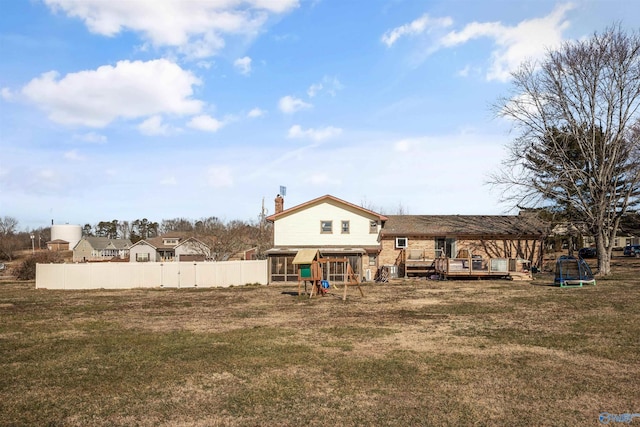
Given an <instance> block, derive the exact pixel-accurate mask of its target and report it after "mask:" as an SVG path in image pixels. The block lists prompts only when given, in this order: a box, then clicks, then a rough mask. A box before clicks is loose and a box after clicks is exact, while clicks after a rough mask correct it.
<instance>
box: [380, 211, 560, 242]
mask: <svg viewBox="0 0 640 427" xmlns="http://www.w3.org/2000/svg"><path fill="white" fill-rule="evenodd" d="M547 234H548V232H547V227H546V224H545V223H544V222H542V221H540V219H538V218H537V217H535V216H533V215H388V220H387V221H386V222H385V223H384V225H383V227H382V230H381V232H380V235H381V237H383V238H384V237H394V236H425V237H426V236H434V237H454V236H461V237H462V236H468V237H481V236H484V237H497V236H501V237H502V236H505V237H506V236H535V237H541V236H546V235H547Z"/></svg>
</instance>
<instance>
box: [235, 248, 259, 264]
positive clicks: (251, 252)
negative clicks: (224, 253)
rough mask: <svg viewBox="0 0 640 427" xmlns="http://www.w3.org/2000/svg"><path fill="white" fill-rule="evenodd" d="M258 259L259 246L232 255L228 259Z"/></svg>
mask: <svg viewBox="0 0 640 427" xmlns="http://www.w3.org/2000/svg"><path fill="white" fill-rule="evenodd" d="M255 259H258V248H257V247H254V248H250V249H245V250H242V251H239V252H236V253H235V254H233V255H231V256H230V257H229V259H228V261H250V260H255Z"/></svg>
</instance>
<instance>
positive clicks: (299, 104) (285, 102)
mask: <svg viewBox="0 0 640 427" xmlns="http://www.w3.org/2000/svg"><path fill="white" fill-rule="evenodd" d="M278 107H279V108H280V111H282V112H283V113H285V114H293V113H295V112H297V111H300V110H306V109H309V108H311V107H313V105H311V104H308V103H306V102H304V101H303V100H301V99H298V98H294V97H293V96H288V95H287V96H284V97H282V98H280V101H279V102H278Z"/></svg>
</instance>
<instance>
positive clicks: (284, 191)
mask: <svg viewBox="0 0 640 427" xmlns="http://www.w3.org/2000/svg"><path fill="white" fill-rule="evenodd" d="M280 195H281V196H282V197H284V196H286V195H287V187H285V186H283V185H281V186H280Z"/></svg>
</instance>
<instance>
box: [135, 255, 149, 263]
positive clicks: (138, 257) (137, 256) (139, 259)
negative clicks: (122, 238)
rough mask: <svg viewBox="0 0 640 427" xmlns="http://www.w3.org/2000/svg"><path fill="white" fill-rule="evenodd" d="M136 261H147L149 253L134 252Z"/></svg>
mask: <svg viewBox="0 0 640 427" xmlns="http://www.w3.org/2000/svg"><path fill="white" fill-rule="evenodd" d="M136 262H149V254H148V253H146V254H136Z"/></svg>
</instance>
